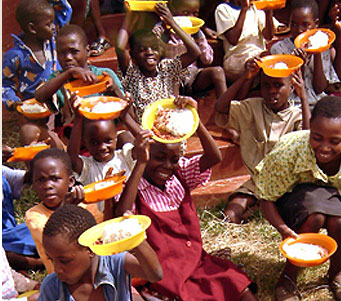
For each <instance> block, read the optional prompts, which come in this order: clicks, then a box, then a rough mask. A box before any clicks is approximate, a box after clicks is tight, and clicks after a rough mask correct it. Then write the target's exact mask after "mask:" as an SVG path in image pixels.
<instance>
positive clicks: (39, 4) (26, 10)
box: [15, 0, 55, 40]
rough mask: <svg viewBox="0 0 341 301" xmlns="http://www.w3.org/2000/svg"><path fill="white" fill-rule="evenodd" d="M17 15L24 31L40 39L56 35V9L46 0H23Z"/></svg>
mask: <svg viewBox="0 0 341 301" xmlns="http://www.w3.org/2000/svg"><path fill="white" fill-rule="evenodd" d="M15 17H16V20H17V22H18V23H19V25H20V27H21V29H22V30H23V31H24V33H30V34H31V35H34V36H36V37H37V39H40V40H48V39H51V38H52V37H53V35H54V32H55V24H54V10H53V8H52V7H51V5H50V4H49V3H48V2H47V1H46V0H21V1H20V3H19V5H18V7H17V10H16V12H15Z"/></svg>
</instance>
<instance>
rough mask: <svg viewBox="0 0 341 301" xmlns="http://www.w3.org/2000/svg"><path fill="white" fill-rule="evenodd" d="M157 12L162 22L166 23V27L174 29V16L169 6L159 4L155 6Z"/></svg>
mask: <svg viewBox="0 0 341 301" xmlns="http://www.w3.org/2000/svg"><path fill="white" fill-rule="evenodd" d="M155 12H156V14H157V15H158V16H159V17H160V19H161V21H162V22H164V23H165V25H169V26H171V27H172V25H174V24H175V21H174V19H173V15H172V13H171V11H170V10H169V8H168V7H167V5H165V4H163V3H157V4H156V5H155Z"/></svg>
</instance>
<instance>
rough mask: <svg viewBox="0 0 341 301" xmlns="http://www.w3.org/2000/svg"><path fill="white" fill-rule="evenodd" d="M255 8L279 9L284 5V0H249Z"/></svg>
mask: <svg viewBox="0 0 341 301" xmlns="http://www.w3.org/2000/svg"><path fill="white" fill-rule="evenodd" d="M251 3H253V4H254V5H255V6H256V8H257V9H265V10H266V9H280V8H283V7H285V4H286V0H259V1H257V0H256V1H251Z"/></svg>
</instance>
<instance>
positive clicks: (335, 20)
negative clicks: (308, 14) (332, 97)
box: [329, 3, 341, 79]
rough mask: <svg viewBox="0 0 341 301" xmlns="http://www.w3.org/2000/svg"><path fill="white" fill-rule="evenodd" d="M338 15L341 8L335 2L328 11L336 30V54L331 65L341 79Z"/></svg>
mask: <svg viewBox="0 0 341 301" xmlns="http://www.w3.org/2000/svg"><path fill="white" fill-rule="evenodd" d="M340 15H341V9H340V8H339V4H338V3H336V4H335V5H334V6H333V7H332V9H331V10H330V12H329V16H330V18H331V19H332V20H333V23H334V24H333V25H334V28H335V31H336V33H337V34H336V41H335V43H334V46H335V50H336V56H335V59H334V61H333V65H334V68H335V71H336V73H337V75H338V77H339V79H341V53H340V52H341V20H340Z"/></svg>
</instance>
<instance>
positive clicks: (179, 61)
mask: <svg viewBox="0 0 341 301" xmlns="http://www.w3.org/2000/svg"><path fill="white" fill-rule="evenodd" d="M155 12H156V13H157V14H158V15H159V16H160V18H161V20H162V21H163V22H164V23H166V25H169V26H170V27H171V28H172V29H173V30H174V32H175V33H176V34H177V35H178V37H179V38H180V39H181V40H182V41H183V42H184V44H185V46H186V49H187V52H186V53H185V54H183V55H181V56H180V58H176V59H163V60H161V42H160V40H159V39H157V37H156V36H155V35H154V34H153V33H152V32H151V31H145V30H139V31H136V32H134V33H133V34H132V35H131V36H130V37H129V46H130V54H129V51H128V50H127V49H126V46H127V42H128V32H129V27H130V26H132V22H131V20H130V19H131V14H127V18H126V20H125V23H124V24H123V26H122V28H121V30H120V32H119V35H118V40H117V43H116V44H115V46H116V53H117V57H118V62H119V67H120V71H121V72H122V85H123V87H124V89H125V90H126V91H127V92H130V93H132V96H133V98H134V101H135V104H134V105H135V114H136V120H137V121H138V122H139V123H141V118H142V114H143V112H144V109H145V108H146V107H147V106H148V105H149V104H150V103H152V102H154V101H157V100H159V99H162V98H169V97H172V96H173V97H174V96H177V95H178V94H179V85H180V82H181V79H182V75H183V74H184V72H185V69H184V68H186V67H187V66H188V65H190V64H191V63H193V62H194V61H195V60H196V59H197V58H198V57H199V55H200V49H199V47H198V46H197V45H196V44H195V42H194V41H193V40H192V39H191V37H190V36H189V35H188V34H186V33H185V32H184V31H183V30H182V29H181V28H180V27H179V26H178V25H177V24H176V23H175V21H174V19H173V16H172V14H171V12H170V11H169V9H168V8H167V6H165V5H163V4H156V6H155ZM127 115H128V114H127Z"/></svg>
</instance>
